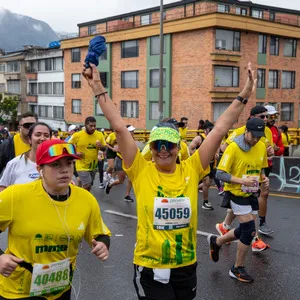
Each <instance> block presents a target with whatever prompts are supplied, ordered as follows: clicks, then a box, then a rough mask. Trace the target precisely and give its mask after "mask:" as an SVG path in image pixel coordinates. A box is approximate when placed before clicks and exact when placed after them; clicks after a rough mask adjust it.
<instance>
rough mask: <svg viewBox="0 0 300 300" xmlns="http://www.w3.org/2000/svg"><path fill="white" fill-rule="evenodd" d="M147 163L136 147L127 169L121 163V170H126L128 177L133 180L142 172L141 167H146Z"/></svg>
mask: <svg viewBox="0 0 300 300" xmlns="http://www.w3.org/2000/svg"><path fill="white" fill-rule="evenodd" d="M147 163H149V162H148V161H147V160H146V159H145V158H144V157H143V156H142V154H141V152H140V151H139V149H138V148H137V149H136V154H135V158H134V161H133V163H132V165H131V166H130V167H129V168H128V169H127V168H126V167H125V165H124V161H123V162H122V164H123V170H124V171H125V172H126V174H127V176H128V177H129V179H130V180H131V181H132V182H133V181H134V180H136V179H137V178H138V176H139V174H141V173H142V171H143V169H144V168H145V167H146V165H147Z"/></svg>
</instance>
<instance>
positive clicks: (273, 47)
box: [270, 36, 279, 55]
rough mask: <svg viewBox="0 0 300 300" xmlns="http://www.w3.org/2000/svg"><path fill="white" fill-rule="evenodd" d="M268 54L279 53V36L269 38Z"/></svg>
mask: <svg viewBox="0 0 300 300" xmlns="http://www.w3.org/2000/svg"><path fill="white" fill-rule="evenodd" d="M270 55H279V37H277V36H271V38H270Z"/></svg>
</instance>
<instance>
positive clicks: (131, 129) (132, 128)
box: [127, 125, 135, 132]
mask: <svg viewBox="0 0 300 300" xmlns="http://www.w3.org/2000/svg"><path fill="white" fill-rule="evenodd" d="M127 129H128V131H129V132H131V131H134V130H135V127H133V126H132V125H130V126H129V127H127Z"/></svg>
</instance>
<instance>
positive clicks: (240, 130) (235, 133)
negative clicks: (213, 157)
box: [225, 126, 246, 145]
mask: <svg viewBox="0 0 300 300" xmlns="http://www.w3.org/2000/svg"><path fill="white" fill-rule="evenodd" d="M245 131H246V126H243V127H239V128H237V129H235V130H234V131H233V132H232V133H231V134H230V135H229V136H228V138H227V139H226V141H225V142H226V143H227V144H228V145H230V144H231V143H232V142H233V140H234V139H235V138H236V137H237V136H239V135H242V134H243V133H245Z"/></svg>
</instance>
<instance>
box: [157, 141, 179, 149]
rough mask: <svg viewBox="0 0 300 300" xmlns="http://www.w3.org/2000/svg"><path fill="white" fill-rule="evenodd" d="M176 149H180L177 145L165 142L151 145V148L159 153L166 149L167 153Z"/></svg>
mask: <svg viewBox="0 0 300 300" xmlns="http://www.w3.org/2000/svg"><path fill="white" fill-rule="evenodd" d="M176 147H178V144H177V143H171V142H168V141H164V140H159V141H154V142H152V143H151V148H152V149H154V150H155V151H157V152H160V151H161V150H162V149H164V150H165V151H171V150H173V149H175V148H176Z"/></svg>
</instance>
